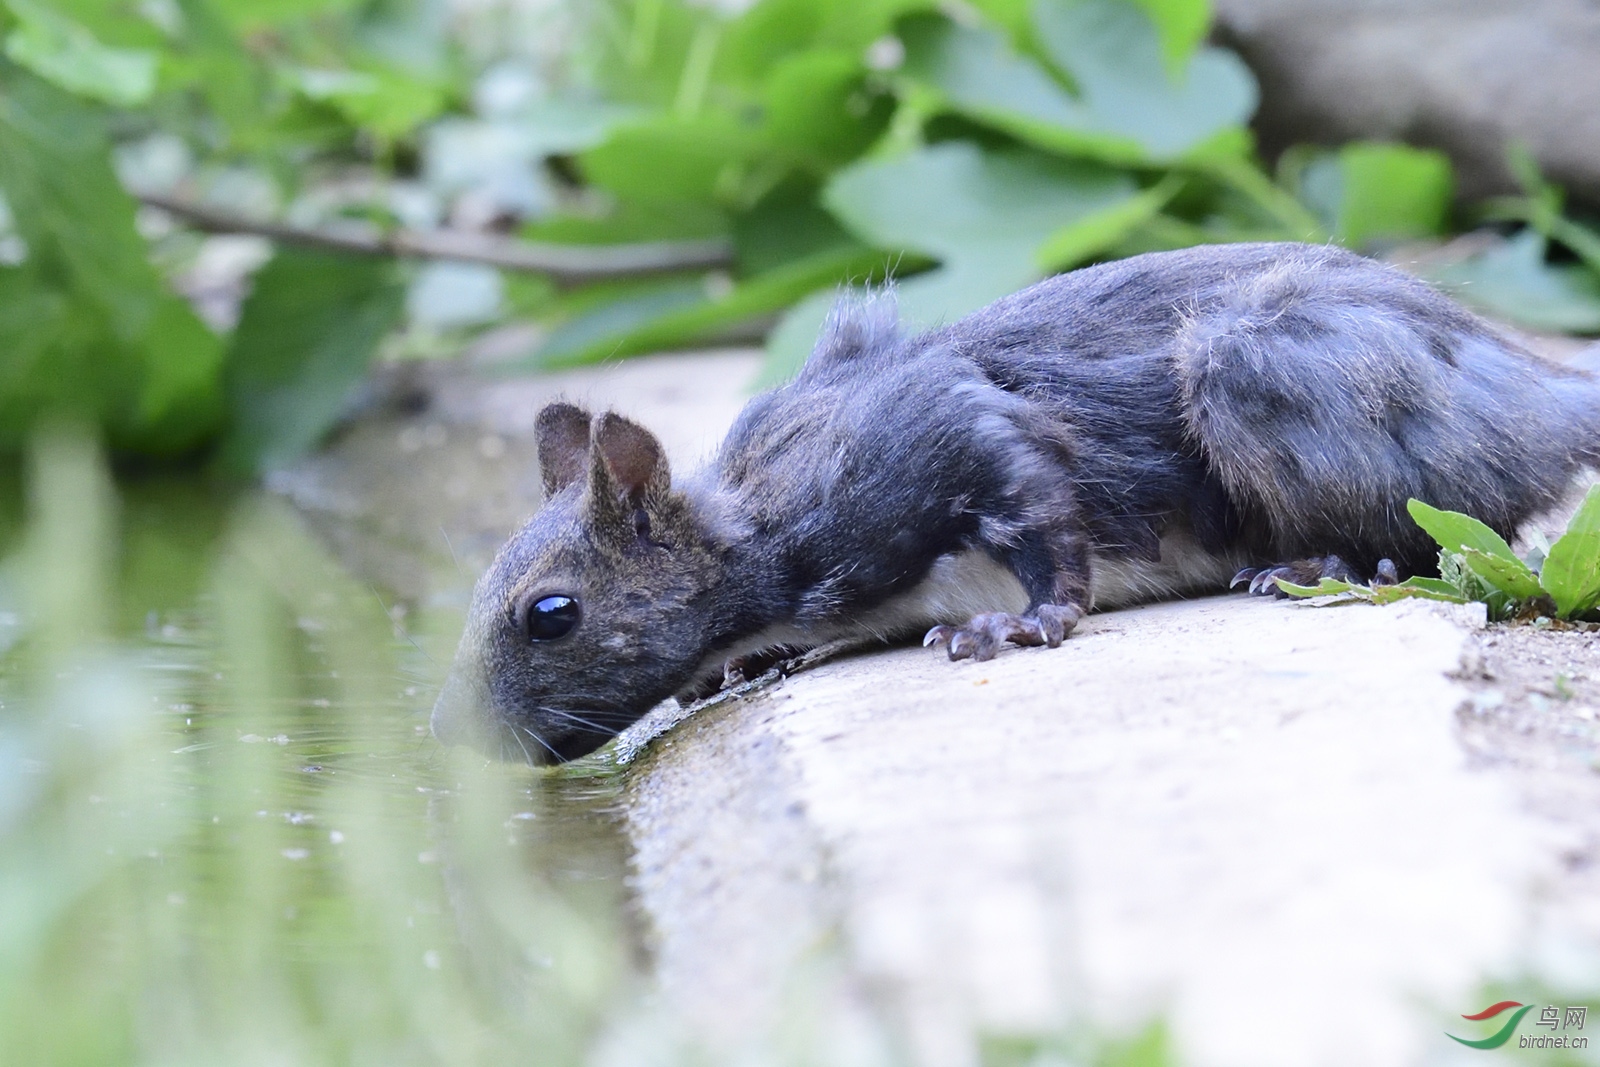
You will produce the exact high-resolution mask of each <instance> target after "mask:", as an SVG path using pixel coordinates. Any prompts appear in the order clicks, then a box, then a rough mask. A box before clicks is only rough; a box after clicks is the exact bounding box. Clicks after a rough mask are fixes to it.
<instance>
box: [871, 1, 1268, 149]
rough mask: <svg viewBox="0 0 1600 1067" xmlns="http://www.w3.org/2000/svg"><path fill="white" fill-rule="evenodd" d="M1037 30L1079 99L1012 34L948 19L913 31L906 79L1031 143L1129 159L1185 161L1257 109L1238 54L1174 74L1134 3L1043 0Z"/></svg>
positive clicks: (1199, 59)
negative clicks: (1022, 51)
mask: <svg viewBox="0 0 1600 1067" xmlns="http://www.w3.org/2000/svg"><path fill="white" fill-rule="evenodd" d="M1034 23H1035V28H1036V31H1037V35H1038V39H1039V42H1040V45H1041V46H1042V47H1043V49H1044V51H1045V53H1046V55H1048V56H1049V57H1050V58H1051V59H1052V60H1054V61H1055V62H1056V63H1058V64H1060V66H1061V67H1062V69H1063V70H1065V71H1066V73H1067V74H1068V75H1069V76H1070V77H1071V78H1072V81H1073V83H1074V84H1075V86H1076V87H1077V90H1078V93H1077V95H1076V96H1073V95H1072V94H1071V93H1069V92H1067V91H1066V89H1065V88H1063V87H1062V86H1061V85H1060V84H1059V83H1058V82H1057V81H1056V80H1055V79H1054V78H1053V77H1052V76H1051V75H1050V74H1049V73H1047V72H1046V71H1045V70H1044V69H1043V68H1042V67H1040V66H1039V65H1038V64H1036V63H1035V62H1033V61H1032V60H1030V59H1027V58H1025V57H1023V56H1021V55H1019V54H1018V53H1017V52H1015V51H1014V50H1013V49H1012V48H1011V46H1010V44H1009V42H1008V41H1007V40H1006V38H1005V37H1004V35H1002V34H1000V33H997V32H995V31H992V30H985V29H978V28H968V27H964V26H958V25H955V24H954V23H951V22H949V21H946V20H943V19H933V18H919V19H913V20H909V21H908V22H907V23H906V24H905V25H904V26H903V28H902V37H903V38H904V39H905V43H906V50H907V58H906V68H905V69H906V72H907V73H908V74H909V75H911V76H912V77H915V78H918V79H920V80H922V81H924V82H926V83H927V84H929V85H932V86H934V87H935V88H937V89H938V90H939V91H940V92H941V93H942V94H943V95H944V97H945V99H946V100H947V101H948V103H949V105H950V106H951V107H953V108H955V109H957V110H959V111H961V112H963V113H964V114H967V115H970V116H971V117H973V118H976V119H979V120H980V121H983V122H987V123H989V124H991V125H994V126H996V127H997V128H999V129H1003V130H1005V131H1007V132H1009V133H1011V134H1013V135H1015V136H1017V137H1020V138H1022V139H1023V140H1026V141H1029V142H1031V143H1033V144H1036V145H1038V146H1040V147H1042V148H1046V149H1049V150H1051V151H1059V152H1066V153H1069V154H1089V155H1094V156H1096V157H1098V158H1102V159H1106V160H1108V161H1111V162H1117V163H1133V162H1141V161H1145V160H1165V159H1176V158H1178V157H1180V156H1183V155H1184V154H1185V153H1187V152H1189V151H1191V150H1194V149H1196V148H1198V147H1200V146H1201V145H1203V144H1205V143H1206V142H1207V141H1210V140H1212V139H1213V138H1215V137H1216V136H1217V135H1218V134H1220V133H1222V132H1223V131H1224V130H1228V129H1232V128H1236V127H1239V126H1241V125H1242V124H1243V123H1245V122H1246V121H1248V119H1249V118H1250V115H1251V114H1252V113H1253V112H1254V110H1255V106H1256V87H1255V80H1254V78H1253V77H1252V76H1251V75H1250V72H1249V70H1248V69H1247V68H1246V67H1245V66H1244V64H1243V63H1242V62H1241V61H1240V60H1239V58H1238V57H1237V56H1235V55H1233V54H1232V53H1230V52H1225V51H1222V50H1220V49H1214V48H1204V49H1201V50H1200V51H1199V52H1197V53H1195V54H1194V55H1193V56H1191V57H1190V58H1189V60H1188V61H1187V62H1186V63H1185V64H1184V65H1183V66H1182V67H1181V69H1180V70H1179V72H1178V74H1177V76H1176V77H1173V76H1169V72H1168V70H1167V66H1166V61H1165V59H1164V58H1163V51H1162V49H1163V42H1162V39H1161V37H1160V35H1158V33H1157V31H1156V27H1155V26H1154V25H1153V24H1152V23H1151V21H1150V18H1149V16H1148V15H1147V14H1146V12H1144V11H1142V10H1140V9H1139V8H1138V7H1135V6H1133V5H1132V4H1130V3H1127V2H1124V0H1039V2H1038V3H1037V4H1036V5H1035V7H1034Z"/></svg>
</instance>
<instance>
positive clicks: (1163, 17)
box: [1132, 0, 1211, 77]
mask: <svg viewBox="0 0 1600 1067" xmlns="http://www.w3.org/2000/svg"><path fill="white" fill-rule="evenodd" d="M1132 2H1133V3H1135V4H1137V5H1139V7H1140V8H1141V9H1143V11H1144V13H1145V15H1147V16H1148V17H1149V19H1150V21H1151V22H1152V23H1153V24H1154V25H1155V28H1156V33H1157V34H1158V35H1160V37H1161V54H1162V58H1163V59H1164V60H1165V61H1166V68H1167V73H1168V74H1169V75H1171V76H1173V77H1177V76H1180V75H1181V74H1182V72H1183V64H1184V60H1186V59H1188V58H1189V57H1190V56H1191V55H1193V54H1194V50H1195V49H1196V48H1197V47H1199V45H1200V42H1202V41H1204V40H1205V39H1206V33H1207V32H1209V31H1210V29H1211V4H1210V2H1209V0H1132Z"/></svg>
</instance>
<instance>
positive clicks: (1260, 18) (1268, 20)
mask: <svg viewBox="0 0 1600 1067" xmlns="http://www.w3.org/2000/svg"><path fill="white" fill-rule="evenodd" d="M1216 12H1217V18H1218V25H1219V31H1220V36H1221V37H1222V39H1223V40H1224V41H1226V42H1227V43H1229V44H1231V45H1233V46H1234V47H1236V48H1238V49H1239V51H1240V53H1241V54H1242V55H1243V56H1244V57H1245V59H1246V61H1247V62H1249V64H1250V65H1251V67H1252V68H1253V69H1254V70H1255V71H1256V74H1257V76H1258V77H1259V78H1260V80H1261V83H1262V102H1263V103H1262V109H1261V112H1260V114H1259V116H1258V119H1257V126H1258V128H1259V130H1260V131H1261V133H1262V135H1263V139H1264V143H1265V145H1266V146H1267V147H1268V148H1269V149H1274V150H1275V149H1277V148H1281V147H1284V146H1286V145H1288V144H1292V143H1295V142H1298V141H1312V142H1322V143H1330V144H1331V143H1338V142H1340V141H1344V140H1348V139H1350V138H1380V139H1393V140H1403V141H1408V142H1411V143H1415V144H1421V145H1430V146H1433V147H1437V148H1441V149H1443V150H1445V151H1446V152H1448V153H1450V155H1451V156H1452V157H1453V158H1454V159H1455V161H1456V163H1457V166H1458V177H1459V179H1460V185H1461V192H1462V194H1463V195H1464V196H1465V197H1467V198H1468V199H1473V198H1478V197H1482V196H1485V195H1489V194H1492V193H1497V192H1502V191H1507V190H1509V189H1511V188H1513V183H1512V182H1511V180H1510V175H1509V173H1508V172H1507V170H1506V168H1505V162H1504V161H1505V150H1506V147H1507V145H1509V144H1510V143H1512V142H1513V141H1520V142H1522V143H1524V144H1526V145H1527V146H1528V147H1529V148H1530V149H1531V150H1532V151H1533V154H1534V156H1535V157H1536V158H1537V159H1538V160H1539V163H1540V165H1541V166H1542V167H1543V169H1544V171H1545V173H1546V174H1547V176H1548V177H1550V178H1551V179H1553V180H1555V181H1557V182H1559V183H1561V184H1563V185H1566V186H1568V187H1569V188H1571V189H1572V190H1573V192H1574V193H1575V194H1577V195H1579V196H1581V197H1583V198H1584V199H1586V200H1588V201H1589V202H1591V203H1600V110H1597V109H1596V108H1595V106H1594V102H1595V101H1596V100H1600V61H1597V58H1600V5H1596V4H1594V3H1592V2H1589V0H1520V2H1517V3H1505V2H1503V0H1216Z"/></svg>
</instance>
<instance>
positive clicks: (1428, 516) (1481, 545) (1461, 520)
mask: <svg viewBox="0 0 1600 1067" xmlns="http://www.w3.org/2000/svg"><path fill="white" fill-rule="evenodd" d="M1406 511H1408V512H1410V514H1411V519H1412V521H1413V522H1415V523H1416V524H1417V525H1418V526H1420V527H1422V529H1423V530H1424V531H1425V532H1426V533H1427V534H1428V536H1429V537H1431V538H1433V539H1434V540H1435V541H1437V542H1438V543H1439V546H1440V547H1441V548H1443V549H1446V550H1447V551H1450V552H1459V551H1461V550H1462V549H1463V548H1472V549H1476V550H1477V551H1479V552H1481V553H1483V554H1484V555H1488V556H1494V557H1495V558H1497V559H1500V560H1502V561H1504V562H1506V563H1511V564H1515V565H1517V566H1520V567H1522V568H1523V569H1524V570H1526V569H1527V566H1526V564H1524V563H1523V562H1522V561H1521V560H1520V559H1518V558H1517V556H1516V553H1514V552H1512V551H1511V546H1510V545H1508V544H1506V540H1505V538H1503V537H1501V536H1500V535H1499V534H1497V533H1495V532H1494V531H1493V530H1491V529H1490V528H1489V527H1488V526H1486V525H1484V524H1483V523H1482V522H1479V521H1478V520H1477V519H1474V518H1473V517H1472V516H1470V515H1463V514H1461V512H1459V511H1442V510H1440V509H1439V508H1436V507H1433V506H1431V505H1429V504H1424V503H1423V502H1422V501H1420V500H1418V499H1416V498H1415V497H1413V498H1411V499H1410V500H1408V501H1406ZM1528 573H1529V574H1532V573H1533V572H1531V571H1529V572H1528Z"/></svg>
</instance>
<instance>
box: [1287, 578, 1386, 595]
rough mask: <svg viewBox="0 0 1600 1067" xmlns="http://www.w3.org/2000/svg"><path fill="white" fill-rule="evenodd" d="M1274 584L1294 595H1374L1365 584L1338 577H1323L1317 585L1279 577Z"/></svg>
mask: <svg viewBox="0 0 1600 1067" xmlns="http://www.w3.org/2000/svg"><path fill="white" fill-rule="evenodd" d="M1274 584H1276V585H1277V587H1278V588H1279V589H1281V590H1283V591H1284V592H1285V593H1288V594H1289V595H1290V596H1292V597H1301V598H1304V597H1312V596H1339V595H1341V594H1344V593H1349V594H1350V595H1352V596H1355V597H1358V598H1360V599H1362V600H1366V599H1368V598H1369V597H1370V596H1371V595H1372V590H1371V589H1369V588H1367V587H1366V586H1364V585H1358V584H1356V583H1355V582H1344V581H1340V580H1339V579H1337V578H1323V579H1322V580H1320V581H1319V582H1317V584H1316V585H1298V584H1296V583H1294V582H1290V581H1286V580H1284V579H1282V578H1279V579H1277V580H1276V582H1275V583H1274Z"/></svg>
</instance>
